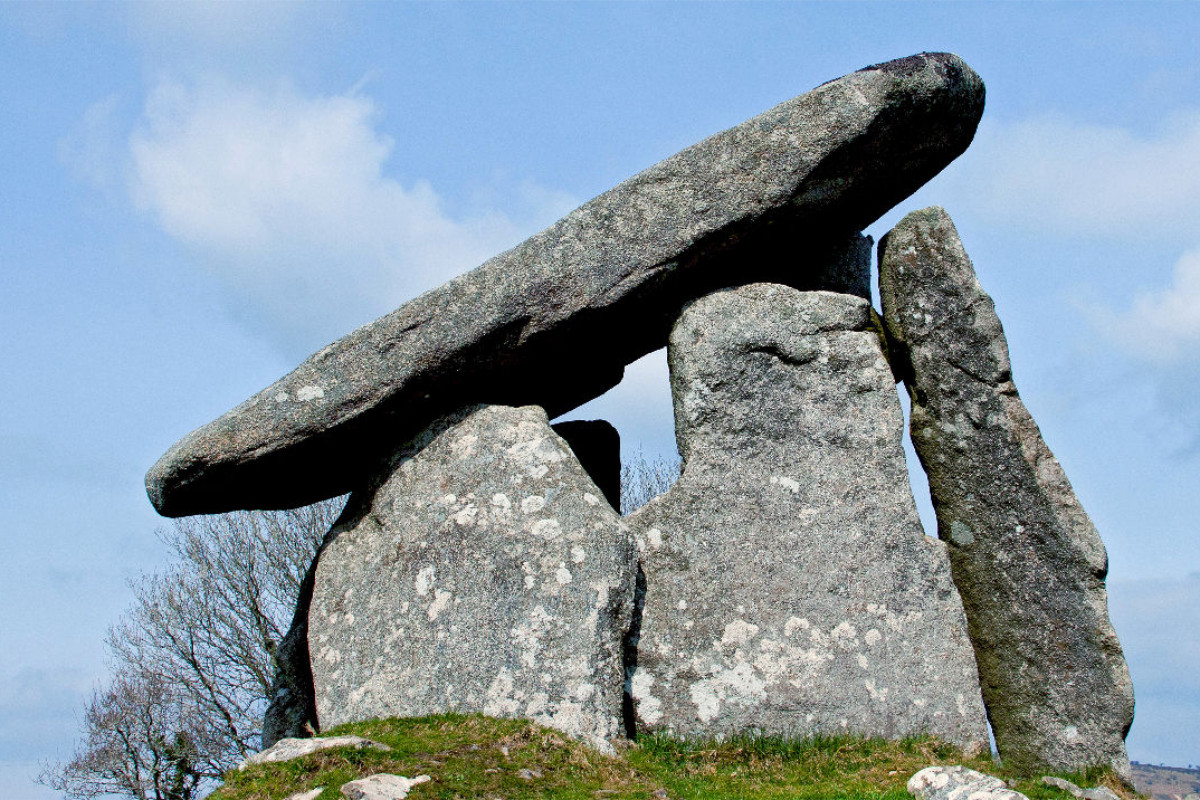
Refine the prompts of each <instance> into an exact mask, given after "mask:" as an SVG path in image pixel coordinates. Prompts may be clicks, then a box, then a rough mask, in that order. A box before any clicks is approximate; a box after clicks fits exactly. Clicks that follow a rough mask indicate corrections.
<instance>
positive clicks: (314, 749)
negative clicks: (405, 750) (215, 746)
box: [238, 736, 392, 769]
mask: <svg viewBox="0 0 1200 800" xmlns="http://www.w3.org/2000/svg"><path fill="white" fill-rule="evenodd" d="M337 747H353V748H355V749H356V750H385V751H386V750H391V749H392V748H390V747H388V746H387V745H386V744H382V743H380V742H373V741H371V740H370V739H364V738H363V737H361V736H320V737H314V738H311V739H280V740H279V741H278V742H276V743H275V744H273V745H271V746H270V747H268V748H267V749H266V750H263V751H262V752H261V753H255V754H254V755H252V756H250V757H249V758H247V759H246V760H245V761H243V762H242V763H241V764H239V765H238V769H245V768H246V767H249V766H252V765H254V764H272V763H275V762H278V761H291V760H292V759H294V758H300V757H302V756H307V755H310V754H312V753H319V752H320V751H322V750H331V749H333V748H337Z"/></svg>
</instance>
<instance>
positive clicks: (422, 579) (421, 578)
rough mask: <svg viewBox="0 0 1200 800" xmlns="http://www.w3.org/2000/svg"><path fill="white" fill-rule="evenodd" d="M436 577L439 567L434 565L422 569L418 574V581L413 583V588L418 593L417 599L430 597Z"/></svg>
mask: <svg viewBox="0 0 1200 800" xmlns="http://www.w3.org/2000/svg"><path fill="white" fill-rule="evenodd" d="M436 575H437V567H434V566H433V565H430V566H428V567H422V568H421V569H420V570H419V571H418V572H417V579H416V580H415V581H414V582H413V588H414V589H416V591H417V597H428V596H429V589H430V588H431V587H432V586H433V581H434V579H435V577H436Z"/></svg>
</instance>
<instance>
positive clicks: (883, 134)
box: [146, 53, 984, 516]
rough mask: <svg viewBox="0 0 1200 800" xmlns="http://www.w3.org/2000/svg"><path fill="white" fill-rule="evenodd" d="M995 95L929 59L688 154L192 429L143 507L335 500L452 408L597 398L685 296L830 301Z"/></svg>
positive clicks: (652, 345) (653, 344)
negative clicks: (844, 259)
mask: <svg viewBox="0 0 1200 800" xmlns="http://www.w3.org/2000/svg"><path fill="white" fill-rule="evenodd" d="M983 101H984V89H983V82H982V81H981V80H980V79H979V76H978V75H976V74H975V72H974V71H972V70H971V68H970V67H968V66H967V65H966V64H965V63H963V62H962V60H960V59H959V58H958V57H957V56H954V55H950V54H946V53H923V54H920V55H915V56H910V57H908V58H902V59H899V60H896V61H889V62H887V63H884V64H878V65H875V66H871V67H867V68H865V69H863V70H859V71H858V72H854V73H851V74H850V75H847V76H845V77H842V78H839V79H837V80H833V81H830V82H829V83H826V84H824V85H822V86H820V87H818V88H816V89H814V90H813V91H811V92H809V93H807V94H805V95H801V96H800V97H797V98H794V99H792V100H789V101H787V102H785V103H783V104H781V105H779V106H776V107H775V108H773V109H771V110H769V111H767V112H765V113H763V114H760V115H759V116H757V117H754V118H753V119H750V120H748V121H747V122H744V123H742V124H741V125H738V126H737V127H734V128H731V129H729V130H727V131H725V132H723V133H719V134H717V135H715V136H712V137H710V138H708V139H706V140H704V141H702V142H700V143H699V144H696V145H693V146H692V147H689V148H687V149H686V150H683V151H682V152H680V153H678V154H676V155H674V156H672V157H670V158H668V159H667V160H665V161H663V162H661V163H659V164H657V165H655V166H653V167H651V168H650V169H648V170H646V171H645V172H642V173H640V174H639V175H636V176H634V177H633V178H631V179H629V180H628V181H626V182H624V183H622V184H620V185H619V186H617V187H615V188H614V189H611V190H610V191H608V192H605V193H604V194H602V195H600V196H599V197H596V198H595V199H593V200H591V201H590V202H588V203H586V204H585V205H583V206H581V207H580V208H578V209H577V210H575V211H573V212H572V213H571V214H569V215H568V216H566V217H564V218H563V219H562V220H560V221H559V222H557V223H555V224H554V225H552V226H551V227H549V228H547V229H546V230H544V231H542V232H541V233H539V234H537V235H535V236H533V237H532V238H530V239H528V240H526V241H525V242H523V243H522V244H520V245H518V246H517V247H515V248H513V249H512V250H510V251H508V252H506V253H502V254H500V255H498V256H496V257H495V258H493V259H491V260H490V261H488V262H486V263H485V264H483V265H482V266H480V267H478V268H477V269H475V270H474V271H472V272H469V273H467V274H465V275H462V276H460V277H459V278H456V279H454V280H452V281H450V282H449V283H447V284H445V285H443V286H441V287H439V288H437V289H434V290H432V291H430V292H427V293H426V294H424V295H422V296H420V297H418V298H416V299H415V300H412V301H410V302H409V303H406V304H405V305H404V306H402V307H401V308H399V309H397V310H396V311H394V312H392V313H391V314H389V315H387V316H385V317H382V318H381V319H379V320H377V321H375V322H373V323H371V324H369V325H366V326H365V327H363V328H360V329H359V330H357V331H355V332H353V333H351V334H350V335H348V336H346V337H345V338H343V339H341V340H339V341H337V342H334V343H333V344H331V345H329V346H328V347H326V348H324V349H323V350H321V351H319V352H318V353H316V354H315V355H313V356H311V357H310V358H309V359H308V360H307V361H305V362H304V363H303V364H301V365H300V366H299V367H297V368H296V370H295V371H293V372H292V373H290V374H289V375H287V376H285V377H284V378H283V379H281V380H280V381H278V382H277V383H275V384H273V385H272V386H270V387H268V388H267V389H265V390H263V391H262V392H260V393H258V394H257V395H255V396H253V397H251V398H250V399H249V400H247V401H246V402H244V403H242V404H241V405H240V406H238V407H237V408H235V409H233V410H232V411H230V412H229V413H227V414H225V415H224V416H222V417H220V418H219V419H217V420H215V421H213V422H211V423H209V424H208V425H206V426H204V427H202V428H200V429H198V430H196V431H194V432H193V433H191V434H189V435H188V436H186V437H185V438H183V439H182V440H181V441H179V442H178V443H177V444H175V445H174V446H173V447H171V449H170V450H168V452H167V453H166V454H165V455H164V456H163V457H162V458H161V459H160V460H159V461H158V463H157V464H155V465H154V467H153V468H152V469H151V470H150V471H149V473H148V474H147V476H146V488H147V491H148V493H149V495H150V499H151V501H152V502H153V503H154V506H155V508H157V509H158V511H159V512H160V513H162V514H165V515H167V516H184V515H188V514H199V513H215V512H223V511H229V510H233V509H237V508H278V507H289V506H298V505H303V504H305V503H310V502H313V501H316V500H319V499H321V498H325V497H332V496H335V495H338V494H342V493H345V492H348V491H351V490H353V489H355V488H357V487H358V486H359V485H361V484H362V483H363V482H364V481H365V480H366V476H368V475H369V474H370V473H371V471H372V469H374V468H375V467H374V465H376V464H377V463H378V462H380V461H381V460H383V459H386V457H387V455H388V453H390V452H391V451H392V449H394V448H395V447H397V446H399V445H400V444H402V443H403V442H404V441H406V440H407V439H408V438H409V437H411V436H413V435H415V434H416V433H417V432H418V431H420V430H422V429H423V428H424V427H425V426H426V425H428V424H429V423H430V422H431V421H432V420H434V419H436V418H437V417H439V416H440V415H442V414H445V413H449V412H450V411H452V410H453V409H457V408H462V407H465V406H467V405H470V404H473V403H479V402H487V403H502V404H508V405H523V404H527V403H528V404H536V405H540V406H543V407H545V408H546V409H547V410H548V411H549V413H550V415H551V416H556V415H558V414H560V413H563V412H565V411H567V410H569V409H571V408H573V407H575V406H576V405H579V404H581V403H583V402H585V401H587V400H589V399H591V398H593V397H596V396H598V395H599V394H601V393H602V392H604V391H605V390H607V389H608V388H610V387H611V386H613V385H615V384H616V383H617V382H618V381H619V380H620V377H621V374H622V370H623V368H624V366H625V365H626V364H628V363H630V362H632V361H633V360H635V359H637V358H638V357H640V356H642V355H644V354H646V353H648V352H651V351H653V350H656V349H658V348H660V347H662V346H663V345H664V344H665V343H666V339H667V335H668V332H669V330H670V326H671V324H672V322H673V321H674V319H675V318H676V316H677V314H678V311H679V309H680V308H681V307H682V306H683V304H684V303H685V302H686V301H688V300H690V299H692V298H695V297H698V296H701V295H703V294H706V293H708V292H710V291H712V290H714V289H716V288H720V287H721V286H728V285H732V284H739V283H745V282H746V281H748V280H754V279H770V280H776V281H782V282H785V283H789V284H793V285H797V286H800V287H801V288H834V287H832V286H828V285H827V281H828V280H830V279H827V277H826V276H824V275H822V274H821V272H820V268H822V267H824V266H825V265H827V264H828V263H829V262H830V259H829V258H828V250H829V249H830V248H835V247H839V246H843V244H844V242H845V241H846V239H847V237H850V236H852V234H853V233H854V232H856V231H859V230H861V229H862V228H863V227H865V226H866V225H868V224H870V223H871V222H872V221H874V220H875V219H876V218H878V217H879V216H880V215H881V214H883V213H884V212H885V211H887V210H888V209H889V208H891V207H892V206H894V205H895V204H896V203H897V202H899V201H900V200H902V199H903V198H905V197H907V196H908V195H909V194H911V193H912V192H913V191H915V190H916V189H917V188H918V187H920V186H921V185H922V184H923V183H925V182H926V181H927V180H928V179H929V178H931V177H932V176H934V175H936V174H937V173H938V172H939V171H941V170H942V168H943V167H945V166H946V165H947V164H948V163H949V162H950V161H951V160H953V159H954V158H955V157H957V156H958V155H959V154H960V153H962V152H963V150H964V149H966V147H967V145H968V144H969V143H970V141H971V139H972V137H973V136H974V133H975V128H976V126H977V124H978V122H979V118H980V115H981V113H982V111H983ZM798 240H799V241H803V242H804V248H803V249H798V248H797V247H796V246H795V242H796V241H798ZM797 252H802V253H804V254H805V256H804V257H796V256H795V253H797ZM760 270H761V272H759V271H760Z"/></svg>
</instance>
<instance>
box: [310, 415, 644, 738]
mask: <svg viewBox="0 0 1200 800" xmlns="http://www.w3.org/2000/svg"><path fill="white" fill-rule="evenodd" d="M633 563H634V556H633V543H632V538H631V536H630V534H629V531H628V529H627V528H626V527H625V525H624V524H623V523H622V521H621V518H620V517H619V516H618V515H617V512H616V511H615V510H614V509H613V508H612V507H611V506H610V505H609V504H608V503H607V502H606V501H605V500H604V497H603V494H602V492H601V491H600V489H598V488H597V487H596V484H595V483H594V482H593V481H592V479H591V478H590V477H589V476H588V474H587V472H586V471H585V470H584V468H583V466H582V465H581V464H580V463H579V461H578V460H577V459H576V458H575V456H574V454H573V453H572V451H571V449H570V448H569V447H568V446H567V444H566V442H565V441H563V439H561V438H560V437H559V436H558V435H556V434H555V433H554V431H553V430H552V429H551V428H550V425H549V424H548V422H547V419H546V413H545V411H543V410H542V409H541V408H538V407H535V406H526V407H522V408H511V407H506V406H479V407H475V408H472V409H468V410H466V411H463V412H461V413H459V414H456V415H452V416H450V417H447V418H444V419H443V420H441V421H439V423H438V424H437V425H434V426H431V427H430V428H429V429H428V430H427V431H425V432H424V433H423V434H422V436H421V437H419V439H418V440H417V441H415V442H413V443H412V444H411V445H410V447H409V448H408V449H407V450H405V451H402V452H401V453H400V454H398V456H397V457H396V459H395V460H394V461H393V463H392V465H391V467H390V469H387V470H384V471H383V472H382V473H381V475H380V477H379V479H378V480H377V482H376V483H375V484H374V485H373V486H370V487H369V488H367V489H366V490H364V491H362V492H359V493H357V494H355V495H353V496H351V498H350V501H349V503H348V505H347V511H346V512H345V513H344V514H343V516H342V519H341V520H340V521H339V522H338V524H337V525H335V527H334V529H333V531H332V535H331V537H330V540H329V541H328V542H327V544H326V545H325V547H324V549H323V550H322V551H321V554H320V557H319V560H318V562H317V567H316V573H315V574H316V577H315V582H314V587H313V595H312V604H311V607H310V609H309V613H308V650H309V653H310V655H311V661H312V675H313V681H314V689H315V696H316V706H317V716H318V718H319V722H320V724H321V726H322V727H323V728H328V727H330V726H333V725H339V724H341V723H344V722H351V721H356V720H364V719H371V718H374V717H393V716H395V717H413V716H423V715H426V714H435V713H442V712H464V713H469V712H481V713H484V714H488V715H490V716H497V717H523V718H528V719H532V720H534V721H536V722H539V723H541V724H543V725H547V726H549V727H552V728H556V729H558V730H560V731H562V732H564V733H566V734H568V735H569V736H572V737H574V738H577V739H581V740H584V741H586V742H588V743H590V744H592V745H593V746H596V747H598V748H601V749H604V750H611V746H610V745H609V740H610V739H612V738H614V737H617V736H619V735H620V733H621V725H622V722H621V719H622V717H621V715H622V692H621V686H622V682H623V681H622V641H623V637H624V634H625V631H626V629H627V627H628V625H629V619H630V614H631V607H632V596H633V569H634V568H633Z"/></svg>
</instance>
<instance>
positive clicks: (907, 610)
mask: <svg viewBox="0 0 1200 800" xmlns="http://www.w3.org/2000/svg"><path fill="white" fill-rule="evenodd" d="M668 358H669V363H670V367H671V390H672V394H673V396H674V403H675V426H676V435H677V437H678V440H679V451H680V454H681V455H682V456H683V459H684V461H683V473H682V476H681V477H680V479H679V481H678V482H677V483H676V484H675V485H674V486H673V487H672V488H671V489H670V490H669V491H668V492H667V493H666V494H665V495H662V496H660V497H658V498H656V499H655V500H652V501H651V502H650V503H649V504H647V505H646V506H644V507H643V508H642V509H640V510H639V511H637V512H635V513H634V514H632V515H630V516H629V517H627V518H626V519H627V521H628V522H629V524H630V526H631V527H633V528H634V530H635V533H636V536H637V541H638V547H639V550H640V553H641V566H642V570H643V572H644V587H645V589H644V599H643V602H642V605H641V617H640V631H638V632H637V634H636V642H637V646H636V658H635V659H630V660H631V661H633V662H635V663H632V664H630V667H631V669H630V681H629V692H630V694H631V696H632V699H633V703H634V706H635V709H636V714H637V724H638V728H639V729H641V730H643V731H663V732H667V733H670V734H673V735H677V736H685V737H697V738H705V737H710V736H720V737H728V736H730V735H734V734H738V733H743V732H761V733H765V734H772V735H783V736H804V735H809V734H815V733H823V734H834V733H844V732H854V733H859V734H866V735H878V736H886V737H901V736H906V735H909V734H918V733H933V734H937V735H938V736H941V737H943V738H944V739H946V740H949V741H951V742H955V743H957V744H960V745H963V746H964V747H967V748H971V749H981V748H984V747H986V746H987V723H986V720H985V718H984V711H983V704H982V702H981V700H980V695H979V683H978V677H977V675H976V670H975V659H974V657H973V655H972V653H971V647H970V643H969V642H968V641H967V634H966V621H965V620H964V618H963V612H962V606H961V604H960V601H959V598H958V593H957V592H956V591H955V590H954V585H953V583H952V582H951V579H950V568H949V564H948V563H947V561H946V552H945V550H946V548H945V545H943V544H942V543H941V542H939V541H937V540H935V539H931V538H929V537H927V536H925V534H924V532H923V531H922V529H921V523H920V520H919V518H918V516H917V510H916V505H915V503H914V501H913V497H912V492H911V489H910V488H909V483H908V475H907V471H906V468H905V462H904V454H903V451H902V449H901V436H902V434H903V426H904V423H903V417H902V415H901V411H900V405H899V400H898V398H897V397H896V389H895V381H894V379H893V377H892V373H891V371H890V369H889V367H888V364H887V362H886V360H885V359H884V355H883V351H882V349H881V345H880V337H879V333H878V332H877V331H876V330H875V329H874V328H873V327H872V317H871V310H870V306H869V304H868V303H867V301H865V300H862V299H860V298H857V297H852V296H849V295H843V294H833V293H828V292H807V293H804V292H798V291H796V290H794V289H790V288H787V287H784V286H778V285H771V284H756V285H751V286H746V287H743V288H740V289H735V290H726V291H721V292H717V293H715V294H712V295H709V296H708V297H705V298H702V299H700V300H697V301H696V302H695V303H693V304H692V305H691V306H689V307H688V309H687V310H686V311H685V312H684V314H683V316H682V317H681V318H680V320H679V322H678V323H677V324H676V326H675V329H674V330H673V332H672V333H671V341H670V346H669V350H668ZM637 619H638V617H637V613H636V612H635V620H637Z"/></svg>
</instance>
